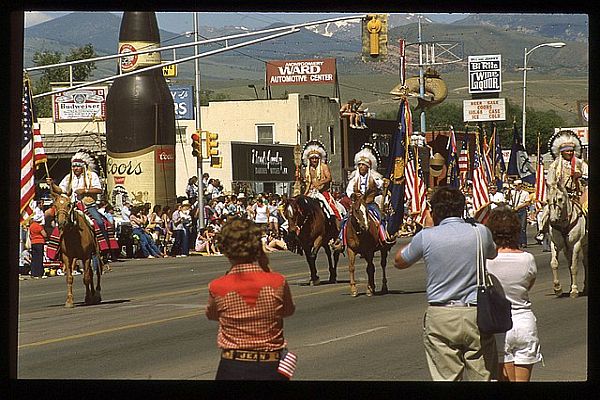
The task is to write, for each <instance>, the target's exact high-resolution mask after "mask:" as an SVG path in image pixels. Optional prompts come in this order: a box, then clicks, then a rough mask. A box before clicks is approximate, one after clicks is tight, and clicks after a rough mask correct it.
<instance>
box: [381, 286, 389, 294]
mask: <svg viewBox="0 0 600 400" xmlns="http://www.w3.org/2000/svg"><path fill="white" fill-rule="evenodd" d="M387 293H388V287H387V286H383V287H382V288H381V294H387Z"/></svg>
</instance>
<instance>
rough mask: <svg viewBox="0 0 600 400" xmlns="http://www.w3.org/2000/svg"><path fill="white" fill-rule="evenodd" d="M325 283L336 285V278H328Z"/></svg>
mask: <svg viewBox="0 0 600 400" xmlns="http://www.w3.org/2000/svg"><path fill="white" fill-rule="evenodd" d="M327 283H337V278H329V280H328V281H327Z"/></svg>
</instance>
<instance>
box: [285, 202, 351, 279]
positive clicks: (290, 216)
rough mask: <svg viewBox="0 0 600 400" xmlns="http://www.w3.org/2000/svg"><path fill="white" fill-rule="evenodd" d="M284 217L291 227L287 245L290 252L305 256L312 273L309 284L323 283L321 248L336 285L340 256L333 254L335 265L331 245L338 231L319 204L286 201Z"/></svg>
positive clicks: (337, 253) (286, 240) (331, 277)
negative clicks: (318, 264)
mask: <svg viewBox="0 0 600 400" xmlns="http://www.w3.org/2000/svg"><path fill="white" fill-rule="evenodd" d="M283 214H284V215H283V216H284V217H285V218H286V219H287V220H288V224H289V228H288V234H287V235H286V237H285V242H286V244H287V246H288V249H289V250H290V251H292V252H296V253H298V254H300V255H302V254H304V255H305V256H306V261H307V262H308V267H309V269H310V284H311V285H313V286H316V285H319V284H320V282H321V281H320V279H319V275H318V274H317V267H316V260H317V253H318V252H319V249H320V248H321V247H323V248H324V249H325V253H326V254H327V262H328V263H329V283H336V282H337V264H338V260H339V258H340V254H339V252H333V261H332V259H331V248H330V247H329V241H330V240H331V239H335V238H336V237H337V234H338V230H337V227H335V226H334V225H333V224H332V223H331V222H330V221H327V219H326V218H325V213H324V212H323V210H322V209H321V205H320V202H319V201H318V200H316V199H313V198H311V197H308V196H304V195H298V196H295V197H292V198H290V199H289V200H288V201H287V204H286V205H285V208H284V212H283Z"/></svg>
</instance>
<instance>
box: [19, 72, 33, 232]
mask: <svg viewBox="0 0 600 400" xmlns="http://www.w3.org/2000/svg"><path fill="white" fill-rule="evenodd" d="M22 112H23V115H22V128H23V137H22V141H21V200H20V222H21V223H22V224H23V223H25V222H26V221H27V219H28V218H29V217H31V215H32V214H33V210H32V209H31V200H33V198H34V197H35V177H34V174H35V168H34V165H35V152H34V137H33V136H34V132H33V124H34V117H33V104H32V94H31V81H30V80H29V79H28V78H25V79H24V80H23V98H22Z"/></svg>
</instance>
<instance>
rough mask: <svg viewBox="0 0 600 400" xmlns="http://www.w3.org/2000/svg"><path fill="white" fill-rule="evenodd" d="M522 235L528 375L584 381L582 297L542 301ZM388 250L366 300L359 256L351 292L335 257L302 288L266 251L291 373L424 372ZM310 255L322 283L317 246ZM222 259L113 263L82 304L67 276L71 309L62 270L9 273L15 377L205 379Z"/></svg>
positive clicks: (314, 376) (284, 262)
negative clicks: (535, 353) (537, 349)
mask: <svg viewBox="0 0 600 400" xmlns="http://www.w3.org/2000/svg"><path fill="white" fill-rule="evenodd" d="M531 233H533V232H531ZM532 243H533V239H530V246H529V248H528V251H530V252H532V253H533V254H534V255H535V256H536V260H537V264H538V279H537V282H536V284H535V286H534V288H533V290H532V293H531V297H532V302H533V308H534V312H535V314H536V316H537V319H538V329H539V335H540V339H541V344H542V352H543V355H544V363H545V366H542V365H540V364H538V365H536V367H535V368H534V371H533V378H532V380H533V381H584V380H586V378H587V368H588V362H587V351H588V349H587V342H588V335H587V331H588V330H587V320H588V311H587V305H588V299H587V297H580V298H578V299H571V298H569V297H562V298H556V297H554V296H553V295H552V275H551V271H550V266H549V261H550V253H542V252H541V246H538V245H535V244H532ZM393 254H394V253H392V254H391V255H390V256H389V258H388V263H389V266H388V281H389V288H390V293H389V294H387V295H384V296H381V295H377V296H374V297H371V298H369V297H367V296H366V295H364V293H365V290H366V283H365V279H366V275H365V263H364V260H362V259H361V260H359V262H360V263H359V264H358V265H357V274H358V278H359V279H360V285H359V293H360V295H359V297H357V298H352V297H351V296H350V291H349V287H348V268H347V259H346V258H341V260H340V266H339V273H338V279H339V280H340V283H338V284H334V285H331V284H323V285H321V286H318V287H311V286H306V285H305V284H304V283H305V282H306V281H307V280H308V276H309V275H308V267H307V265H306V262H305V261H304V258H303V257H300V256H298V255H295V254H292V253H289V252H279V253H273V254H272V255H271V264H272V267H273V269H275V270H277V271H279V272H282V273H283V274H285V275H286V276H287V278H288V281H289V282H290V286H291V289H292V293H293V296H294V300H295V302H296V306H297V310H296V313H295V314H294V315H293V316H292V317H290V318H288V319H286V322H285V335H286V337H287V339H288V341H289V347H290V349H291V350H292V351H295V352H297V354H298V357H299V361H298V369H297V373H296V376H295V379H296V380H350V381H354V380H356V381H369V380H373V381H374V380H379V381H428V380H430V377H429V373H428V370H427V365H426V361H425V355H424V351H423V346H422V342H421V324H422V318H423V313H424V311H425V308H426V301H425V273H424V268H423V264H422V263H419V264H417V265H415V266H413V267H411V268H409V269H407V270H404V271H400V270H396V269H395V268H393V265H392V264H393V263H392V259H393ZM317 262H318V265H319V271H320V277H321V279H322V280H326V279H327V278H328V276H327V267H326V265H327V263H326V258H325V254H324V253H320V254H319V257H318V260H317ZM228 266H229V265H228V262H227V259H226V258H224V257H201V256H194V257H188V258H168V259H153V260H128V261H124V262H118V263H113V264H112V269H113V271H112V272H110V273H106V274H104V275H103V277H102V288H103V291H102V294H103V302H102V304H100V305H95V306H83V304H82V302H83V297H84V287H83V283H82V278H81V276H76V277H75V284H74V294H75V305H76V306H75V308H74V309H65V308H64V306H63V305H64V301H65V296H66V284H65V280H64V278H62V277H54V278H49V279H44V280H36V281H34V280H26V281H21V282H20V283H19V284H20V310H19V357H18V378H41V379H46V378H51V379H54V378H62V379H64V378H76V379H184V380H211V379H213V378H214V375H215V372H216V368H217V364H218V357H219V351H218V350H217V348H216V334H217V323H216V322H213V321H208V320H207V319H206V318H205V316H204V306H205V304H206V298H207V284H208V282H209V281H210V280H211V279H213V278H215V277H217V276H219V275H221V274H223V273H224V272H225V271H226V270H227V268H228ZM380 271H381V270H380V268H378V269H377V270H376V279H377V286H378V289H379V288H380V287H381V272H380ZM560 274H561V282H562V283H563V287H565V288H566V287H568V285H569V275H568V270H567V269H566V268H564V267H563V268H561V270H560ZM580 277H581V278H582V279H583V274H581V275H580Z"/></svg>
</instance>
